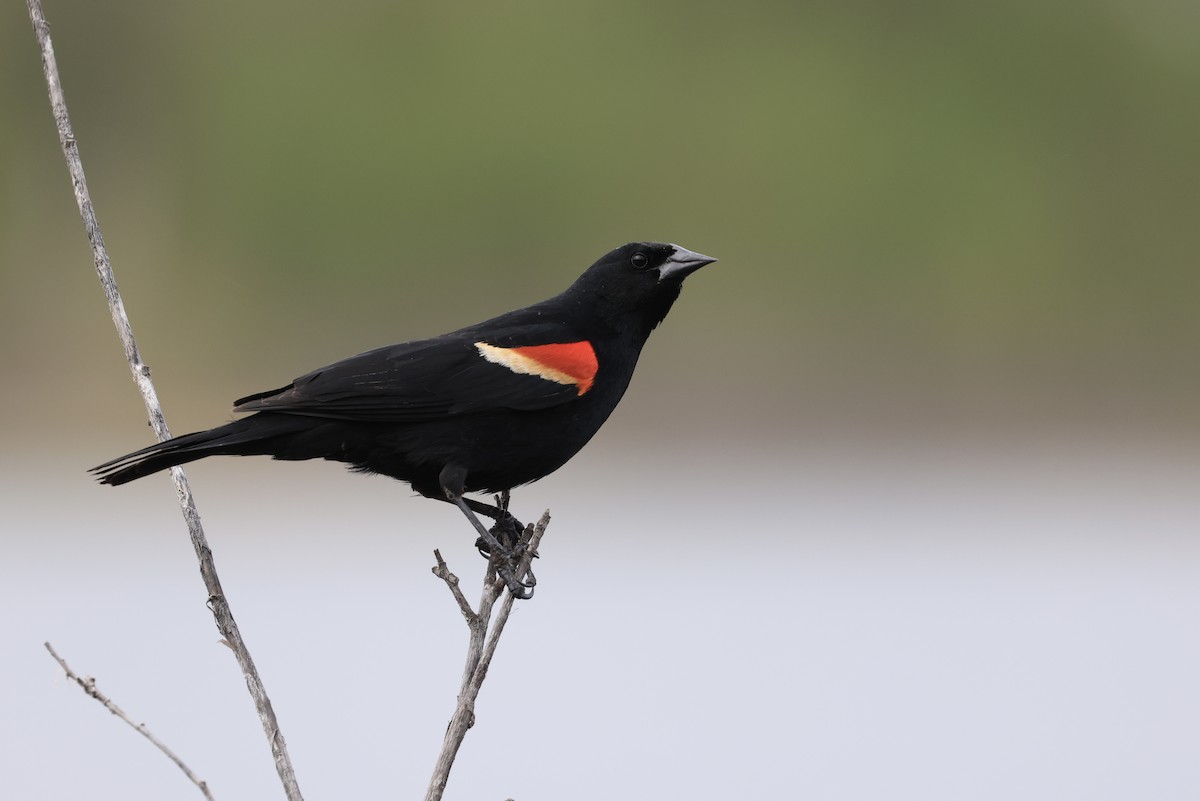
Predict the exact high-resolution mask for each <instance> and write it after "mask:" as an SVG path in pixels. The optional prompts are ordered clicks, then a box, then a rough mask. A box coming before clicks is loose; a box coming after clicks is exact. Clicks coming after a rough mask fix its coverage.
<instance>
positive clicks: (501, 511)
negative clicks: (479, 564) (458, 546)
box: [463, 490, 525, 556]
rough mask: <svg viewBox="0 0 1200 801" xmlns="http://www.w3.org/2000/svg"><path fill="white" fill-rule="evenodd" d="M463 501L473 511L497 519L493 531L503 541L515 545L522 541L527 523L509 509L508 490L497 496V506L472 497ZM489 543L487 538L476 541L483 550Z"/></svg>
mask: <svg viewBox="0 0 1200 801" xmlns="http://www.w3.org/2000/svg"><path fill="white" fill-rule="evenodd" d="M463 502H464V503H466V505H467V506H469V507H470V508H471V511H473V512H476V513H478V514H481V515H483V516H484V517H490V518H491V519H492V520H495V521H496V525H495V526H493V527H492V531H493V533H496V534H497V537H498V538H499V539H500V541H501V542H502V543H505V544H508V545H510V546H514V547H515V546H516V544H517V543H518V542H519V541H520V539H521V535H522V534H523V533H524V532H525V524H524V523H522V522H521V521H520V520H517V518H516V517H514V516H513V515H512V513H511V512H509V511H508V491H507V490H506V491H504V492H502V493H501V494H500V495H499V496H497V498H496V505H495V506H491V505H490V504H486V503H483V502H482V501H477V500H474V499H472V498H463ZM505 540H508V542H505ZM487 544H488V543H487V541H486V540H485V541H482V542H480V543H476V545H477V546H478V547H479V548H480V550H481V551H485V549H486V546H487ZM484 556H487V553H486V551H485V552H484Z"/></svg>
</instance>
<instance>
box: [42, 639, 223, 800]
mask: <svg viewBox="0 0 1200 801" xmlns="http://www.w3.org/2000/svg"><path fill="white" fill-rule="evenodd" d="M42 644H43V645H45V646H46V650H47V651H49V652H50V656H52V657H54V661H55V662H58V666H59V667H61V668H62V669H63V672H64V673H66V674H67V678H68V679H70V680H71V681H73V682H75V683H76V684H78V685H79V686H80V687H81V688H82V689H83V691H84V692H85V693H87V694H88V695H90V696H91V697H92V698H95V699H96V700H97V701H99V702H100V703H101V704H103V705H104V708H105V709H107V710H108V711H109V712H112V713H113V714H114V715H116V716H117V717H119V718H120V719H121V720H123V721H125V722H126V723H128V724H129V725H130V726H131V727H132V728H133V729H134V731H136V732H137V733H138V734H140V735H142V736H143V737H145V738H146V739H147V740H149V741H150V742H151V744H153V745H154V747H155V748H157V749H158V750H159V751H162V752H163V753H164V754H166V755H167V758H168V759H170V760H171V761H172V762H174V763H175V764H176V765H178V766H179V769H180V770H182V771H183V775H185V776H187V777H188V779H189V780H190V781H191V782H192V784H194V785H196V786H197V787H199V788H200V792H202V793H204V797H205V798H207V799H208V801H213V797H212V793H210V792H209V791H208V783H207V782H205V781H203V780H202V779H201V778H200V777H199V776H197V775H196V774H195V773H192V769H191V768H189V767H188V766H187V765H185V764H184V762H183V760H182V759H180V758H179V756H178V755H177V754H176V753H175V752H174V751H172V750H171V749H170V748H167V746H166V745H164V744H163V742H162V741H161V740H159V739H158V738H157V737H155V736H154V735H153V734H151V733H150V730H149V729H147V728H146V724H145V723H134V722H133V719H132V718H130V717H129V715H126V714H125V711H124V710H123V709H121V707H119V706H117V705H116V704H115V703H113V700H112V699H111V698H109V697H108V696H107V695H105V694H104V693H102V692H100V690H99V688H98V687H96V680H95V679H93V678H92V677H90V676H89V677H88V678H86V679H85V678H80V677H79V676H78V675H76V673H75V672H74V671H73V670H71V668H70V667H69V666H68V665H67V662H66V660H65V659H63V658H62V657H61V656H59V655H58V653H57V652H56V651H55V650H54V647H53V646H52V645H50V643H48V642H47V643H42Z"/></svg>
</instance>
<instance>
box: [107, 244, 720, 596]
mask: <svg viewBox="0 0 1200 801" xmlns="http://www.w3.org/2000/svg"><path fill="white" fill-rule="evenodd" d="M715 261H716V259H714V258H712V257H709V256H705V255H703V254H700V253H696V252H694V251H691V250H688V249H687V248H684V247H681V246H679V245H675V244H671V243H664V242H631V243H629V244H626V245H623V246H621V247H618V248H616V249H615V250H612V251H610V252H609V253H607V254H605V255H604V256H602V257H601V258H600V259H599V260H597V261H596V262H595V263H594V264H592V265H591V266H590V267H589V268H587V270H585V271H584V272H583V274H582V275H580V276H579V278H578V279H576V280H575V281H574V283H572V284H571V285H570V286H569V287H568V288H567V289H566V290H565V291H564V292H562V293H560V294H558V295H555V296H554V297H551V298H549V299H548V300H543V301H541V302H539V303H534V304H533V305H531V306H526V307H524V308H521V309H517V310H515V311H510V312H507V313H505V314H501V315H499V316H498V317H493V318H491V319H489V320H485V321H483V322H481V323H477V324H475V325H470V326H467V327H465V328H460V329H458V330H456V331H451V332H450V333H447V334H442V335H440V336H435V337H432V338H430V339H421V340H415V341H412V342H405V343H401V344H396V345H387V346H384V347H381V348H375V349H373V350H368V351H366V352H363V353H359V354H358V355H355V356H350V357H349V358H346V359H343V360H341V361H338V362H335V363H333V364H330V365H328V366H326V367H321V368H319V369H317V370H313V371H312V372H309V373H306V374H304V375H302V376H300V377H299V378H297V379H295V380H294V381H292V382H291V383H290V384H287V385H286V386H282V387H280V388H278V389H272V390H268V391H266V392H257V393H255V394H253V395H247V396H246V397H244V398H240V399H238V400H236V401H235V402H234V404H233V411H234V413H248V416H246V417H241V418H238V419H235V420H233V421H231V422H228V423H225V424H224V425H219V426H217V427H215V428H212V429H209V430H207V431H198V432H195V433H192V434H184V435H182V436H178V437H174V438H171V439H168V440H164V441H162V442H159V443H157V444H155V445H151V446H149V447H147V448H142V449H141V450H137V451H133V452H132V453H128V454H126V455H124V456H121V457H118V458H116V459H112V460H110V461H107V462H105V463H103V464H101V465H98V466H96V467H94V468H92V469H91V471H90V472H91V473H93V474H94V475H95V476H96V478H97V479H98V480H99V481H100V482H101V483H102V484H108V485H113V486H116V485H121V484H126V483H128V482H130V481H133V480H135V479H139V478H142V477H143V476H147V475H150V474H152V473H156V472H158V471H160V470H165V469H167V468H170V467H174V466H176V465H182V464H186V463H188V462H192V461H195V460H197V459H203V458H205V457H208V456H216V455H233V456H252V455H263V456H271V457H273V458H275V459H279V460H285V461H297V460H306V459H326V460H330V461H334V462H342V463H345V464H346V465H348V466H349V468H350V469H351V470H354V471H358V472H362V473H369V474H379V475H384V476H389V477H391V478H394V479H398V480H400V481H403V482H407V483H408V484H409V485H410V486H411V487H412V489H413V490H414V491H415V492H417V493H418V494H420V495H422V496H425V497H427V498H433V499H437V500H442V501H448V502H450V503H453V504H454V505H456V506H457V507H458V508H459V509H460V510H461V511H462V513H463V514H464V515H466V517H467V519H468V520H470V521H471V523H472V525H473V527H474V528H475V530H476V531H477V532H478V533H479V541H478V542H477V544H478V545H479V547H480V549H481V551H483V552H484V553H485V555H489V554H492V553H495V554H498V555H499V556H500V557H502V558H501V560H500V563H501V568H500V569H498V573H499V575H501V577H502V578H503V579H504V581H505V583H506V585H507V586H508V589H509V591H510V592H512V593H513V594H514V595H515V596H517V597H529V596H530V595H532V587H531V586H529V585H528V584H525V583H523V582H521V581H520V580H518V578H517V577H516V576H515V574H514V573H513V572H512V566H513V565H514V564H515V562H514V561H513V556H514V554H515V550H516V549H515V547H514V546H513V545H511V544H508V543H507V542H506V543H501V542H500V539H498V538H497V536H496V533H495V532H494V531H492V530H489V529H488V528H486V527H485V526H484V525H483V523H482V522H480V520H479V518H478V517H477V516H476V513H478V514H482V515H484V516H485V517H489V518H491V519H492V520H494V521H496V526H495V527H494V528H495V529H498V530H499V531H501V532H507V534H506V537H507V536H509V535H511V533H512V532H518V533H519V532H520V531H521V530H522V529H523V528H524V526H522V525H521V524H520V523H519V521H517V520H516V518H515V517H513V516H512V515H511V514H510V513H509V511H508V494H509V492H510V491H511V490H512V489H513V488H515V487H518V486H521V485H524V484H529V483H531V482H533V481H537V480H538V479H541V478H544V477H545V476H547V475H549V474H550V473H552V472H554V471H555V470H557V469H558V468H560V467H562V466H563V465H564V464H566V462H567V461H568V460H569V459H571V458H572V457H573V456H575V454H576V453H578V452H579V451H580V449H581V448H583V446H584V445H585V444H587V442H588V441H589V440H590V439H591V438H592V436H593V435H595V434H596V432H597V431H598V430H599V429H600V427H601V426H602V425H603V424H604V422H605V421H606V420H607V419H608V417H609V415H610V414H612V412H613V410H614V409H615V408H616V406H617V404H618V402H619V401H620V400H621V398H622V396H624V394H625V390H626V389H627V388H628V386H629V383H630V380H631V379H632V377H633V372H634V368H635V366H636V365H637V361H638V357H639V355H640V354H641V352H642V347H643V346H644V345H645V343H646V341H647V339H648V338H649V336H650V333H651V332H652V331H653V330H654V329H655V328H657V327H658V325H659V324H660V323H661V322H662V321H663V319H664V318H665V317H666V315H667V313H668V312H669V311H670V310H671V306H672V305H673V304H674V303H675V301H676V299H677V298H678V297H679V294H680V290H681V289H682V285H683V281H684V279H685V278H687V277H688V276H689V275H691V274H692V273H694V272H695V271H696V270H698V269H700V268H701V267H704V266H705V265H707V264H711V263H713V262H715ZM468 493H488V494H492V493H496V494H498V499H497V505H495V506H493V505H490V504H487V503H484V502H482V501H479V500H476V499H473V498H467V497H465V496H466V495H467V494H468ZM505 557H507V559H508V563H507V566H505V562H504V558H505Z"/></svg>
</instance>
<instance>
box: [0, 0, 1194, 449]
mask: <svg viewBox="0 0 1200 801" xmlns="http://www.w3.org/2000/svg"><path fill="white" fill-rule="evenodd" d="M47 13H48V14H49V16H50V19H51V22H52V25H53V35H54V40H55V45H56V48H57V52H58V58H59V63H60V67H61V71H62V75H63V81H64V85H65V88H66V94H67V99H68V102H69V104H70V108H71V111H72V114H73V119H74V124H75V129H76V133H77V135H78V137H79V140H80V143H81V149H82V154H83V158H84V165H85V168H86V169H87V170H88V175H89V179H90V182H91V189H92V193H93V197H94V199H95V202H96V204H97V208H98V211H99V216H100V220H101V223H102V225H103V227H104V232H105V235H106V237H107V241H108V245H109V248H110V250H111V253H112V257H113V261H114V265H115V268H116V271H117V276H118V280H119V281H120V283H121V288H122V290H123V292H124V295H125V299H126V303H127V305H128V308H129V311H130V314H131V316H132V319H133V323H134V328H135V332H136V333H137V335H138V336H139V337H140V341H141V345H142V348H143V350H144V352H145V353H144V355H145V358H146V360H147V362H148V363H150V364H151V366H152V367H153V368H154V369H155V375H156V377H157V379H158V381H159V383H160V392H161V393H162V395H163V399H164V403H165V404H166V408H167V411H168V416H169V419H171V420H172V421H173V424H174V425H175V427H176V429H180V428H192V427H196V426H208V425H210V424H212V423H214V422H216V421H217V420H219V419H221V417H220V415H224V414H226V410H227V406H228V403H229V401H230V400H231V399H232V398H234V397H238V396H239V395H240V394H244V393H246V392H250V391H253V390H258V389H262V388H265V387H271V386H276V385H278V384H281V383H284V382H286V381H287V380H289V379H290V378H292V377H294V376H295V375H298V374H300V373H302V372H304V371H306V370H308V369H310V368H313V367H315V366H317V365H319V364H323V363H326V362H327V361H330V360H333V359H336V358H340V357H342V356H344V355H347V354H349V353H351V352H356V351H359V350H364V349H366V348H368V347H373V346H376V345H380V344H385V343H388V342H393V341H399V340H404V339H409V338H414V337H418V336H425V335H430V334H434V333H438V332H441V331H444V330H449V329H451V328H454V327H457V326H459V325H462V324H466V323H469V322H473V321H475V320H477V319H480V318H482V317H483V316H486V315H490V314H492V313H497V312H500V311H503V310H507V309H508V308H511V307H514V306H517V305H523V304H525V303H528V302H531V301H534V300H538V299H541V298H542V297H545V296H548V295H550V294H553V293H555V292H557V291H558V290H559V289H561V288H562V287H563V286H565V285H566V284H567V283H568V282H569V281H570V280H571V279H573V278H574V276H575V275H576V274H577V273H578V272H580V271H581V270H582V268H583V267H585V266H586V265H587V264H589V263H591V261H592V260H593V259H594V258H596V257H597V256H599V255H600V254H601V253H603V252H604V251H606V250H608V249H609V248H610V247H613V246H615V245H618V244H621V243H623V242H626V241H629V240H633V239H645V238H653V239H663V240H668V241H677V242H680V243H681V244H684V245H686V246H687V247H690V248H693V249H696V250H700V251H702V252H705V253H710V254H712V255H715V256H718V257H720V258H721V262H720V264H719V265H718V266H715V267H713V268H711V269H709V270H706V271H704V272H703V273H701V274H700V275H698V276H696V277H695V278H694V279H693V280H692V281H690V282H689V286H688V288H687V291H686V292H685V294H684V298H683V300H682V302H681V303H680V305H679V306H678V307H677V309H676V311H675V313H674V314H673V315H672V318H671V319H670V320H668V322H667V324H666V325H665V326H664V328H663V329H662V331H661V332H660V333H659V334H657V335H656V337H655V341H654V342H652V343H651V346H650V348H649V350H648V351H647V357H646V358H647V360H648V361H649V362H652V364H653V366H652V367H647V366H646V365H644V366H643V369H642V371H641V373H640V374H639V377H638V379H637V380H636V381H635V385H634V386H635V390H637V391H636V392H635V393H633V394H632V395H631V401H632V402H633V403H634V404H639V403H640V404H643V408H645V409H646V410H650V409H652V408H657V407H656V406H655V405H654V404H655V402H656V401H658V400H662V399H663V398H666V399H668V400H671V401H672V403H671V404H669V408H671V409H674V410H677V411H678V412H679V413H682V414H692V415H694V417H695V418H696V421H697V422H703V423H704V424H706V425H713V426H719V425H720V424H721V423H722V422H724V423H725V424H726V427H729V426H733V427H734V429H735V430H736V427H737V426H738V425H741V424H742V423H739V422H737V421H736V420H731V419H730V418H732V417H733V413H732V410H731V405H730V404H737V408H738V409H739V410H744V411H745V412H746V414H745V417H746V418H747V420H748V421H749V422H745V425H746V426H748V427H750V428H762V429H764V430H766V431H768V432H770V433H771V435H772V436H775V437H777V436H778V435H779V433H780V431H781V430H784V429H786V430H787V431H790V432H794V433H803V432H805V430H806V429H812V431H822V430H831V429H843V428H846V427H847V425H848V426H849V427H851V428H854V429H861V427H862V426H879V427H881V428H885V429H886V428H895V429H905V428H907V427H910V426H912V425H914V424H919V423H923V422H926V423H934V424H936V425H937V426H938V427H944V426H947V425H948V424H955V425H958V424H961V425H965V426H968V427H971V428H976V427H985V428H987V427H997V426H999V427H1007V426H1009V425H1017V426H1029V425H1030V424H1042V425H1075V424H1078V423H1080V421H1083V422H1084V423H1086V424H1088V425H1092V424H1098V425H1101V426H1106V427H1111V426H1129V427H1134V428H1139V429H1140V428H1148V427H1149V428H1155V429H1161V430H1166V431H1175V432H1178V431H1190V430H1191V429H1192V428H1193V427H1194V425H1193V424H1194V423H1195V421H1196V413H1195V409H1196V403H1197V401H1198V400H1200V379H1198V377H1197V370H1196V344H1197V341H1198V339H1200V315H1197V313H1196V305H1197V298H1198V297H1200V270H1198V269H1197V258H1196V257H1197V254H1198V253H1200V225H1198V224H1197V222H1198V221H1200V152H1198V151H1200V148H1198V145H1197V143H1200V103H1198V102H1197V98H1198V97H1200V6H1197V5H1195V4H1189V3H1177V2H1149V3H1146V2H1138V3H1135V2H1130V1H1128V0H1109V1H1108V2H1070V1H1066V2H1055V3H1042V2H1023V1H1021V0H1015V1H1014V2H1006V3H986V4H978V3H971V4H963V3H938V2H917V3H905V4H896V3H890V2H848V3H847V2H840V3H783V2H777V3H775V2H747V3H741V4H738V5H737V6H736V8H735V7H734V6H732V5H730V4H727V3H708V2H687V3H683V2H661V3H628V2H624V3H623V2H582V3H549V2H528V3H517V4H492V3H382V2H354V1H353V0H349V1H347V2H340V3H335V4H330V3H316V2H290V3H282V2H269V1H264V2H258V3H252V4H245V3H232V2H210V3H135V2H103V3H97V2H51V3H50V4H49V8H48V9H47ZM0 65H2V70H0V73H2V75H3V78H2V79H0V80H2V81H3V83H2V92H3V96H2V104H3V113H2V114H0V141H2V142H3V147H2V148H0V186H2V187H3V195H2V196H0V203H2V204H3V206H2V208H0V265H2V267H0V269H2V270H3V278H2V281H3V292H2V294H0V304H2V307H0V335H2V337H3V341H4V342H5V347H4V348H3V351H2V352H0V360H2V361H0V370H2V371H3V374H4V375H6V376H8V382H7V383H8V386H9V391H8V392H6V393H5V394H6V398H7V404H8V407H9V412H8V413H7V414H5V415H4V416H3V420H0V425H4V426H6V427H9V428H10V429H11V430H10V431H6V432H5V436H6V438H8V439H9V440H10V441H14V440H15V441H18V442H19V441H21V439H22V436H23V435H36V436H38V437H42V436H45V433H44V432H43V431H42V430H40V429H41V427H42V426H43V425H45V424H48V422H49V421H50V420H55V421H56V423H55V427H56V430H57V432H59V433H60V434H70V435H72V436H86V435H87V434H88V433H89V432H96V431H97V430H98V429H106V428H108V427H110V426H111V425H112V424H113V422H114V419H116V418H117V416H118V415H121V417H120V420H121V424H122V425H126V424H127V425H128V426H129V429H128V430H129V431H136V430H138V429H139V428H140V426H141V423H140V409H139V407H138V404H137V401H136V397H135V396H134V394H133V392H132V390H131V389H130V387H129V386H128V379H127V378H126V375H127V374H126V372H125V368H124V366H123V362H122V358H121V354H120V351H119V348H118V346H117V342H116V339H115V336H113V335H112V332H111V329H110V325H109V323H108V320H107V311H106V309H105V307H104V304H103V299H102V297H101V294H100V291H99V289H98V287H97V286H96V281H95V278H94V276H93V274H92V272H91V270H90V267H89V264H90V256H89V252H88V250H87V246H86V242H85V240H84V237H83V233H82V228H81V226H80V224H79V220H78V216H77V213H76V211H75V209H74V201H73V199H72V196H71V194H70V191H69V185H68V183H67V179H66V172H65V167H64V166H63V164H62V157H61V155H60V152H59V148H58V144H57V141H56V139H55V135H54V128H53V125H52V121H51V117H50V114H49V110H48V106H47V102H46V97H45V89H44V84H43V80H42V77H41V73H40V71H39V62H38V57H37V51H36V48H35V43H34V39H33V36H32V33H31V31H30V26H29V24H28V20H27V19H26V18H25V16H24V8H23V7H22V5H21V4H16V3H10V4H6V6H5V8H4V9H3V10H2V11H0ZM637 396H640V397H641V398H642V400H636V399H635V398H636V397H637ZM118 409H123V410H126V411H125V412H118V411H117V410H118ZM656 419H658V420H659V421H661V420H662V419H663V418H662V417H659V418H655V416H654V415H653V414H650V415H649V416H648V417H643V416H641V415H637V416H629V417H627V424H629V425H631V426H636V425H637V421H638V420H646V421H647V422H653V421H655V420H656ZM741 433H742V434H745V433H747V431H742V432H741ZM131 444H136V443H131Z"/></svg>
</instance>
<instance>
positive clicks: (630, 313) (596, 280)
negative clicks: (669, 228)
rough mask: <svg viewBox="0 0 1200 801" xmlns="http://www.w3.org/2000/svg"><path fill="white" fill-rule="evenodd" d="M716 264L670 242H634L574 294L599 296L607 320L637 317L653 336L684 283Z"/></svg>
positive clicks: (583, 279)
mask: <svg viewBox="0 0 1200 801" xmlns="http://www.w3.org/2000/svg"><path fill="white" fill-rule="evenodd" d="M714 261H716V259H714V258H712V257H711V256H705V255H703V254H700V253H695V252H693V251H691V250H688V249H687V248H684V247H680V246H679V245H673V244H670V243H666V242H630V243H629V244H628V245H622V246H621V247H619V248H617V249H616V250H612V251H609V252H608V253H606V254H605V255H604V256H603V257H601V258H600V260H599V261H597V262H596V263H595V264H593V265H592V266H591V267H589V268H588V269H587V272H585V273H584V274H583V275H581V276H580V277H579V280H577V281H576V282H575V284H574V285H573V286H572V287H571V289H570V290H569V292H572V293H575V292H583V293H587V294H588V295H591V296H592V297H598V298H599V299H601V300H602V301H603V303H602V308H603V310H604V312H606V314H605V316H607V317H614V316H615V317H621V318H629V317H633V318H636V319H637V321H638V322H639V323H641V324H642V325H643V326H644V329H645V333H646V334H647V335H648V334H649V333H650V331H651V330H652V329H653V328H654V327H655V326H657V325H658V324H659V323H660V322H662V319H663V318H664V317H666V315H667V312H668V311H670V310H671V304H673V303H674V302H675V299H676V298H678V297H679V290H680V289H681V287H682V286H683V279H684V278H686V277H687V276H689V275H691V274H692V273H694V272H695V271H696V270H699V269H700V268H701V267H703V266H704V265H706V264H712V263H713V262H714ZM614 322H616V321H615V320H614Z"/></svg>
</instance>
